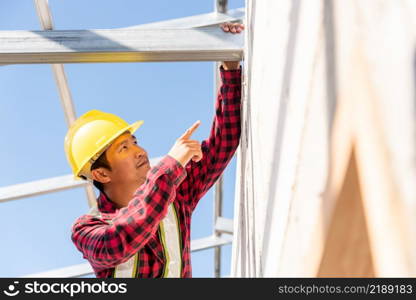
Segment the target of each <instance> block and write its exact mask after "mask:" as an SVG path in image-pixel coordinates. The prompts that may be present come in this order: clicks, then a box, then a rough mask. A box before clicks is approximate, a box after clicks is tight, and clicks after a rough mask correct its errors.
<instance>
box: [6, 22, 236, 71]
mask: <svg viewBox="0 0 416 300" xmlns="http://www.w3.org/2000/svg"><path fill="white" fill-rule="evenodd" d="M242 55H243V35H242V34H229V33H225V32H223V31H222V29H221V28H218V27H216V28H199V29H124V30H120V29H118V30H116V29H109V30H73V31H67V30H51V31H0V64H32V63H37V64H45V63H46V64H51V63H93V62H150V61H223V60H224V61H236V60H241V59H242Z"/></svg>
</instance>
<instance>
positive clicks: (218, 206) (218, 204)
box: [213, 0, 228, 278]
mask: <svg viewBox="0 0 416 300" xmlns="http://www.w3.org/2000/svg"><path fill="white" fill-rule="evenodd" d="M227 6H228V0H214V10H215V13H217V14H224V13H227ZM219 66H220V63H218V62H216V63H215V64H214V88H215V91H214V95H216V93H217V91H218V89H219V88H220V85H221V82H220V75H219ZM223 181H224V179H223V176H222V175H221V176H220V178H219V179H218V181H217V182H216V183H215V186H214V232H213V235H214V236H216V237H220V236H221V233H220V232H219V231H218V230H217V228H216V224H217V221H218V218H220V217H221V215H222V198H223V197H222V195H223ZM214 275H215V277H216V278H219V277H221V247H215V249H214Z"/></svg>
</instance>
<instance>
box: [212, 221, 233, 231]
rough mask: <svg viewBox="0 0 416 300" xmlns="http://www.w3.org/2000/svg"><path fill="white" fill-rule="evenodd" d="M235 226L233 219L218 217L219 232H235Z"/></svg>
mask: <svg viewBox="0 0 416 300" xmlns="http://www.w3.org/2000/svg"><path fill="white" fill-rule="evenodd" d="M233 227H234V224H233V220H232V219H227V218H224V217H218V218H217V220H216V222H215V231H216V232H218V233H227V234H233V233H234V229H233Z"/></svg>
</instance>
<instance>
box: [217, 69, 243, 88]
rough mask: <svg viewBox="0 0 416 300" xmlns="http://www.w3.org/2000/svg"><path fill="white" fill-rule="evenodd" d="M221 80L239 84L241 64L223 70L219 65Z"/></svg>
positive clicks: (225, 82) (226, 82)
mask: <svg viewBox="0 0 416 300" xmlns="http://www.w3.org/2000/svg"><path fill="white" fill-rule="evenodd" d="M220 73H221V81H222V83H224V84H241V66H240V67H239V68H238V69H235V70H224V68H223V67H222V66H221V67H220Z"/></svg>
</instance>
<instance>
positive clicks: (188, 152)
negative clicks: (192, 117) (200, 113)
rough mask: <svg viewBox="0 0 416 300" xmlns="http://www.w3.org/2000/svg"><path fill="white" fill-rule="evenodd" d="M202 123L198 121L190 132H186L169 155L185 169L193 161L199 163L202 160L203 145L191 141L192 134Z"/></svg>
mask: <svg viewBox="0 0 416 300" xmlns="http://www.w3.org/2000/svg"><path fill="white" fill-rule="evenodd" d="M199 124H201V121H196V122H195V123H194V125H192V126H191V127H190V128H189V129H188V130H186V131H185V133H184V134H182V135H181V136H180V137H179V138H178V139H177V140H176V143H175V145H173V147H172V149H170V151H169V153H168V155H170V156H172V157H173V158H174V159H176V160H177V161H178V162H179V163H180V164H181V165H182V166H183V167H185V166H186V164H187V163H188V162H189V161H190V160H191V159H192V160H193V161H195V162H198V161H200V160H201V159H202V150H201V144H200V143H199V142H198V141H195V140H191V139H190V137H191V135H192V133H194V131H195V130H196V129H197V128H198V126H199Z"/></svg>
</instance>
